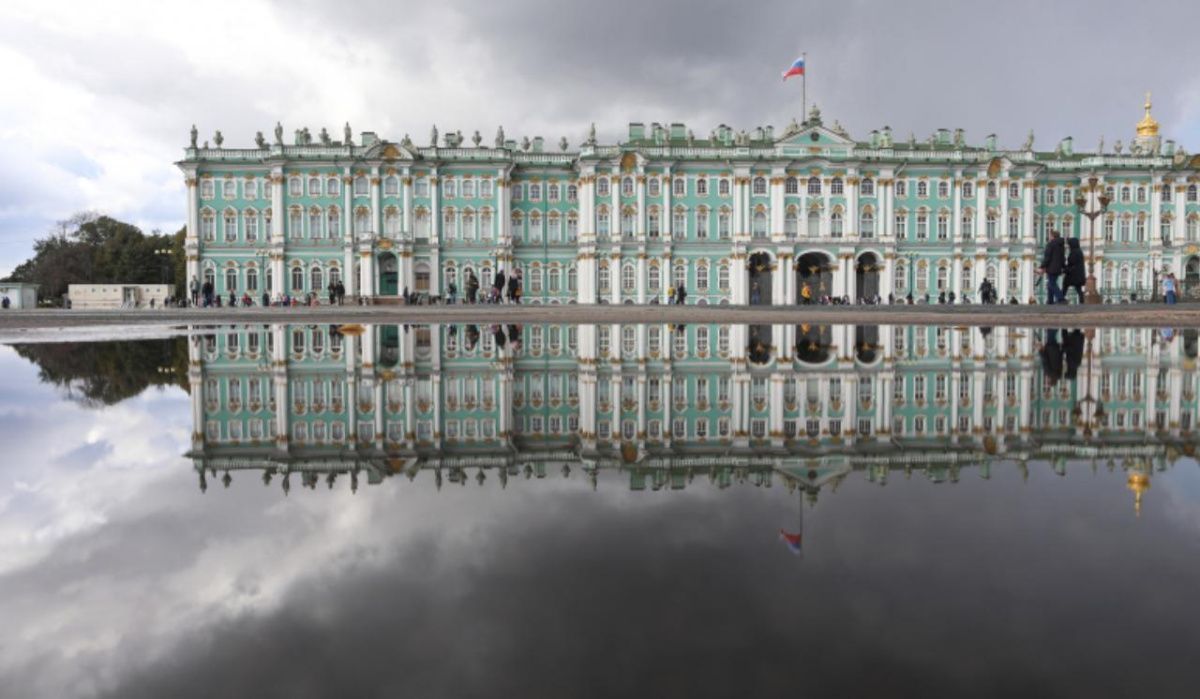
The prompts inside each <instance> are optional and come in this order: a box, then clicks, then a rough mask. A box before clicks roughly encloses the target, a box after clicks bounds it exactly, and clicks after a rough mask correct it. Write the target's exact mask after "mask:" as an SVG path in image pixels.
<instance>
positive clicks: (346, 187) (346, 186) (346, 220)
mask: <svg viewBox="0 0 1200 699" xmlns="http://www.w3.org/2000/svg"><path fill="white" fill-rule="evenodd" d="M341 179H342V247H343V249H344V251H345V254H344V255H343V258H344V263H345V268H344V269H343V270H342V279H343V281H344V282H345V284H346V293H347V295H349V296H350V297H351V298H353V297H356V296H358V289H359V284H358V275H357V274H355V273H354V256H355V255H356V254H357V253H356V251H355V249H354V215H353V212H352V211H351V207H353V205H354V200H353V185H354V182H353V179H352V178H351V177H350V168H349V167H345V168H343V169H342V178H341ZM351 404H353V403H351ZM351 422H353V421H351ZM350 429H351V431H353V429H354V426H353V425H351V428H350Z"/></svg>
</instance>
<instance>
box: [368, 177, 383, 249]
mask: <svg viewBox="0 0 1200 699" xmlns="http://www.w3.org/2000/svg"><path fill="white" fill-rule="evenodd" d="M381 182H382V180H381V179H380V177H379V167H378V166H375V167H372V168H371V230H370V233H371V236H372V237H379V234H380V232H382V231H383V226H382V225H380V221H382V220H383V211H381V202H382V199H381V197H382V191H381V189H380V183H381Z"/></svg>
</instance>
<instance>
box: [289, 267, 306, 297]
mask: <svg viewBox="0 0 1200 699" xmlns="http://www.w3.org/2000/svg"><path fill="white" fill-rule="evenodd" d="M303 290H304V269H303V268H301V267H292V292H293V293H297V292H300V291H303Z"/></svg>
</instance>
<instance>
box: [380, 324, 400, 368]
mask: <svg viewBox="0 0 1200 699" xmlns="http://www.w3.org/2000/svg"><path fill="white" fill-rule="evenodd" d="M399 361H400V327H399V326H397V325H381V326H379V366H381V367H385V368H391V367H394V366H396V364H397V363H398V362H399Z"/></svg>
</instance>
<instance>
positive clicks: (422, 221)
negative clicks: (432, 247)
mask: <svg viewBox="0 0 1200 699" xmlns="http://www.w3.org/2000/svg"><path fill="white" fill-rule="evenodd" d="M414 219H415V221H414V225H415V227H416V230H415V231H414V232H415V234H416V236H417V237H418V238H428V237H429V210H428V209H426V208H424V207H421V208H419V209H417V211H416V216H414Z"/></svg>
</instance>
